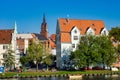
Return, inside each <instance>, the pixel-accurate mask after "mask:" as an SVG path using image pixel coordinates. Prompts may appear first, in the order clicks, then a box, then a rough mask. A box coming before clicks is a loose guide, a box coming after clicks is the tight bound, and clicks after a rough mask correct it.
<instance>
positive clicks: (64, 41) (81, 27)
mask: <svg viewBox="0 0 120 80" xmlns="http://www.w3.org/2000/svg"><path fill="white" fill-rule="evenodd" d="M108 33H109V32H108V30H107V29H106V27H105V25H104V22H103V21H102V20H79V19H66V18H60V19H58V20H57V28H56V47H57V48H56V51H57V52H56V57H57V68H60V69H62V68H63V67H64V62H65V61H69V57H68V56H69V55H70V53H71V51H75V50H76V48H77V45H78V43H79V41H80V38H81V36H84V35H88V34H92V35H96V36H99V35H108Z"/></svg>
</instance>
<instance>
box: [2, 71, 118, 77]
mask: <svg viewBox="0 0 120 80" xmlns="http://www.w3.org/2000/svg"><path fill="white" fill-rule="evenodd" d="M111 73H120V71H116V72H113V71H110V70H87V71H55V72H51V71H45V72H42V71H39V72H35V71H33V72H21V73H18V72H5V73H4V75H3V74H0V77H15V76H16V75H17V74H18V75H19V77H23V76H28V77H29V76H45V75H53V76H54V75H65V74H111Z"/></svg>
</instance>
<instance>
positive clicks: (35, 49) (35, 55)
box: [27, 42, 45, 70]
mask: <svg viewBox="0 0 120 80" xmlns="http://www.w3.org/2000/svg"><path fill="white" fill-rule="evenodd" d="M44 49H45V48H44V45H43V44H42V43H40V42H39V43H35V42H32V44H31V45H30V46H29V48H28V55H27V59H28V61H33V62H34V61H36V63H35V64H36V65H37V68H36V70H38V63H41V62H42V58H43V55H45V53H44V52H43V51H44Z"/></svg>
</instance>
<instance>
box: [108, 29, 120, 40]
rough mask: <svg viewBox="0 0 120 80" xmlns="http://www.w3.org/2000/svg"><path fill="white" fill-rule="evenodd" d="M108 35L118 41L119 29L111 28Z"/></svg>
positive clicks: (119, 36)
mask: <svg viewBox="0 0 120 80" xmlns="http://www.w3.org/2000/svg"><path fill="white" fill-rule="evenodd" d="M109 35H110V37H112V36H113V37H114V38H115V40H117V41H120V27H115V28H112V29H111V31H110V33H109Z"/></svg>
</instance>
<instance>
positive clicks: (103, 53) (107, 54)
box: [71, 35, 117, 67]
mask: <svg viewBox="0 0 120 80" xmlns="http://www.w3.org/2000/svg"><path fill="white" fill-rule="evenodd" d="M116 56H117V55H116V53H115V49H114V47H113V45H112V42H111V41H110V40H109V38H108V37H107V36H92V35H87V36H83V37H81V39H80V43H79V45H78V48H77V50H76V51H75V52H72V54H71V59H74V60H77V61H76V65H78V66H79V67H84V66H89V65H96V64H101V63H102V64H103V65H111V64H112V63H113V62H115V61H116Z"/></svg>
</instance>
